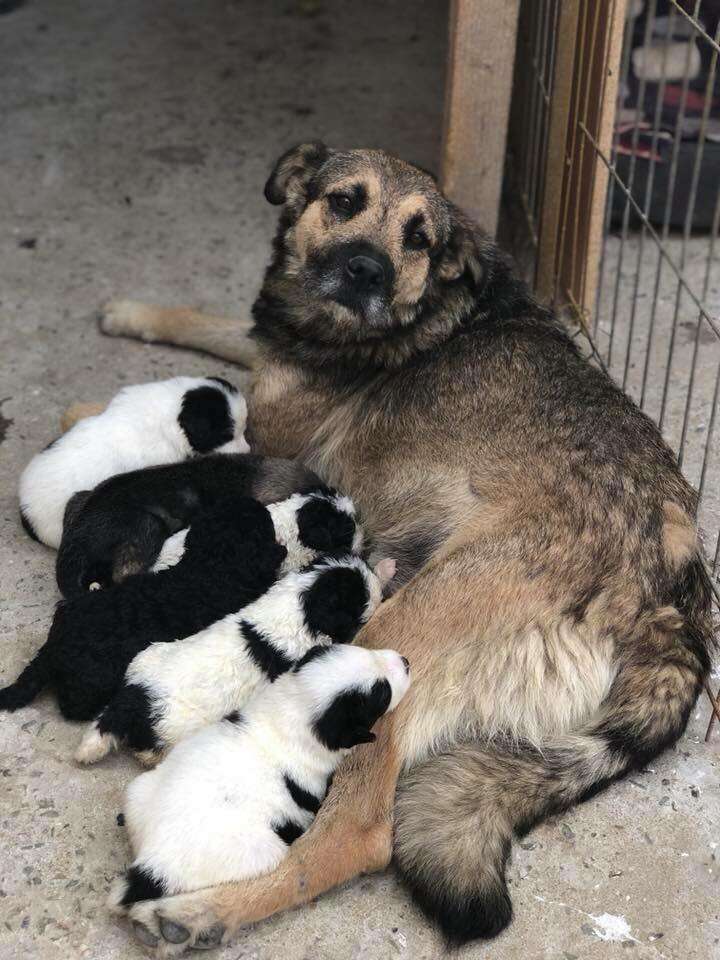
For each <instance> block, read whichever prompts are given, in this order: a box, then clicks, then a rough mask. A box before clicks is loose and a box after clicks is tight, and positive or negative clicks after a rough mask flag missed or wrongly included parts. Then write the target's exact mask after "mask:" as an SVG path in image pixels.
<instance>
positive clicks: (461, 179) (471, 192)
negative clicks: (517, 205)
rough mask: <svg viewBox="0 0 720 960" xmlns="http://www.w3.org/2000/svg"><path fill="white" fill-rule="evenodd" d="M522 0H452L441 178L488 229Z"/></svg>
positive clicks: (493, 220)
mask: <svg viewBox="0 0 720 960" xmlns="http://www.w3.org/2000/svg"><path fill="white" fill-rule="evenodd" d="M519 8H520V0H452V2H451V6H450V31H449V55H448V71H447V81H446V92H445V127H444V131H443V149H442V174H441V177H442V185H443V189H444V191H445V193H446V194H447V196H448V197H449V198H450V199H451V200H452V201H454V202H455V203H457V204H458V206H460V207H461V208H462V209H463V210H465V212H466V213H468V214H469V215H470V216H471V217H473V219H475V220H477V221H478V222H479V223H480V225H481V226H482V227H483V228H484V229H485V230H487V232H488V233H490V234H491V235H494V234H495V231H496V229H497V223H498V214H499V211H500V193H501V190H502V179H503V168H504V164H505V142H506V138H507V126H508V115H509V112H510V95H511V92H512V79H513V64H514V60H515V40H516V33H517V20H518V10H519Z"/></svg>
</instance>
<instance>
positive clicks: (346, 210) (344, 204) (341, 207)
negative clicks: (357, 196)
mask: <svg viewBox="0 0 720 960" xmlns="http://www.w3.org/2000/svg"><path fill="white" fill-rule="evenodd" d="M328 203H329V204H330V209H331V210H332V211H333V213H337V214H339V215H340V216H341V217H349V216H350V215H351V214H352V213H353V212H354V210H355V202H354V200H353V198H352V197H350V196H348V195H347V193H331V194H330V195H329V196H328Z"/></svg>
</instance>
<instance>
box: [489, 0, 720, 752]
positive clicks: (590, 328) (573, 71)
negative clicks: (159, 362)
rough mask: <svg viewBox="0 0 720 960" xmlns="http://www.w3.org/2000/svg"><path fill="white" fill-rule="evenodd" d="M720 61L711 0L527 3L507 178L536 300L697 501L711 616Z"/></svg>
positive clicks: (719, 5) (719, 336)
mask: <svg viewBox="0 0 720 960" xmlns="http://www.w3.org/2000/svg"><path fill="white" fill-rule="evenodd" d="M719 56H720V0H604V2H602V3H601V2H596V0H523V3H522V6H521V10H520V21H519V29H518V46H517V54H516V67H515V78H514V89H513V106H512V112H511V123H510V138H509V163H508V170H509V177H508V179H509V180H510V182H511V183H512V186H513V193H514V194H515V195H516V196H519V197H520V199H521V204H522V218H523V222H524V237H523V240H524V246H523V244H522V243H521V244H520V248H521V252H522V253H524V254H525V259H529V261H530V264H529V266H530V271H531V276H534V279H535V284H536V289H537V290H538V293H539V294H540V296H541V297H543V298H544V299H547V300H550V301H552V302H554V303H555V305H556V306H557V307H558V308H560V309H561V310H562V311H563V313H564V315H565V316H567V318H568V322H569V323H571V324H572V325H573V328H574V332H575V335H576V336H577V337H578V339H579V340H582V341H583V342H584V344H586V346H587V349H588V352H589V353H591V354H592V355H593V357H594V358H595V361H596V362H597V363H599V364H600V365H601V366H603V367H604V368H605V369H606V370H607V371H608V372H609V373H610V375H611V376H612V377H613V378H614V379H615V380H616V382H618V383H619V384H620V385H621V386H622V387H623V389H624V390H626V391H627V393H628V394H629V395H630V396H631V397H632V398H633V399H634V400H635V401H636V403H637V404H638V406H639V407H640V408H641V409H642V410H643V411H644V412H645V413H647V414H648V415H649V416H650V417H651V418H652V419H653V420H654V421H655V422H656V423H657V424H658V426H659V428H660V430H661V431H662V434H663V436H664V438H665V440H666V441H667V442H668V444H669V445H670V446H671V447H672V449H673V450H674V452H675V454H676V455H677V458H678V461H679V463H680V465H681V467H682V469H683V471H684V473H685V475H686V476H687V478H688V479H689V480H690V482H691V483H693V484H694V486H695V487H696V489H697V491H698V495H699V511H698V521H699V526H700V530H701V534H702V538H703V543H704V547H705V552H706V555H707V561H708V572H709V577H710V582H711V585H712V588H713V590H714V593H715V598H716V601H717V603H718V606H719V607H720V592H719V590H718V580H719V578H720V477H719V476H718V467H719V466H720V464H719V462H718V461H719V459H720V451H719V450H718V443H717V439H718V437H717V434H718V431H720V425H719V424H718V419H719V417H718V403H719V401H720V244H718V230H719V228H720V71H719V70H718V57H719ZM528 251H529V258H528ZM707 693H708V696H709V698H710V701H711V709H712V713H711V717H710V723H709V726H708V737H709V736H710V733H711V730H712V726H713V723H714V721H715V720H716V718H717V719H720V697H715V696H713V694H712V692H711V690H710V688H709V687H708V688H707Z"/></svg>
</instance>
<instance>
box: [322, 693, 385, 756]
mask: <svg viewBox="0 0 720 960" xmlns="http://www.w3.org/2000/svg"><path fill="white" fill-rule="evenodd" d="M391 699H392V691H391V689H390V684H389V682H388V681H387V680H385V679H383V680H376V681H375V683H374V684H373V685H372V687H371V688H370V690H361V689H359V688H352V689H350V690H345V691H344V692H343V693H341V694H339V695H338V696H337V697H335V699H334V700H333V701H332V703H331V704H330V705H329V706H328V707H327V709H326V710H325V711H324V712H323V713H322V714H321V715H320V716H319V717H317V718H316V720H315V722H314V724H313V727H314V730H315V735H316V737H317V738H318V740H320V742H321V743H324V744H325V746H326V747H327V748H328V749H329V750H348V749H350V747H355V746H357V745H358V744H359V743H373V741H374V740H375V734H374V733H373V732H372V730H371V729H370V728H371V727H372V726H373V725H374V724H375V723H376V722H377V721H378V720H379V719H380V717H381V716H382V715H383V714H384V713H385V711H386V710H387V708H388V707H389V706H390V701H391Z"/></svg>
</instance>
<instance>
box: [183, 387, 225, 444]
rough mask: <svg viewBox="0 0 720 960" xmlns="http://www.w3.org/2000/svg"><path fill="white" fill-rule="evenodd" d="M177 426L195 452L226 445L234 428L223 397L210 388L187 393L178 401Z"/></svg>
mask: <svg viewBox="0 0 720 960" xmlns="http://www.w3.org/2000/svg"><path fill="white" fill-rule="evenodd" d="M178 423H179V424H180V427H181V428H182V430H183V432H184V433H185V436H186V437H187V438H188V442H189V444H190V446H191V447H192V448H193V450H195V452H196V453H210V451H211V450H215V449H216V448H217V447H221V446H222V445H223V444H224V443H229V442H230V440H232V438H233V433H234V429H235V424H234V423H233V419H232V417H231V416H230V410H229V408H228V402H227V397H226V396H225V394H224V393H223V392H222V391H221V390H216V389H215V388H214V387H196V388H195V389H194V390H188V391H187V393H186V394H185V396H184V397H183V400H182V406H181V408H180V414H179V416H178Z"/></svg>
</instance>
